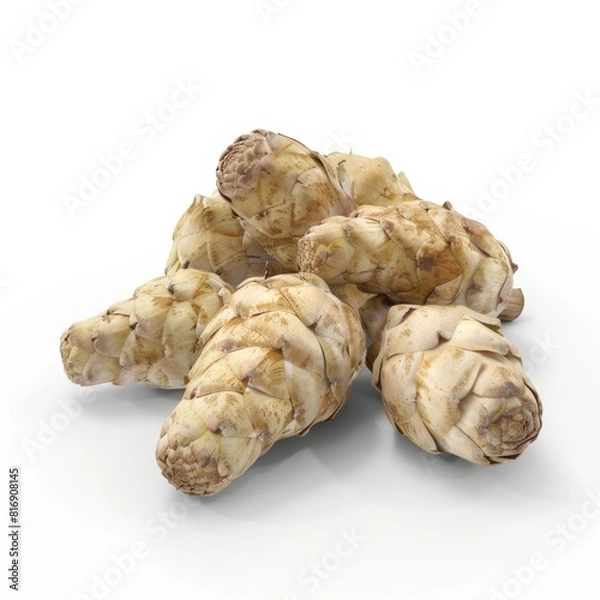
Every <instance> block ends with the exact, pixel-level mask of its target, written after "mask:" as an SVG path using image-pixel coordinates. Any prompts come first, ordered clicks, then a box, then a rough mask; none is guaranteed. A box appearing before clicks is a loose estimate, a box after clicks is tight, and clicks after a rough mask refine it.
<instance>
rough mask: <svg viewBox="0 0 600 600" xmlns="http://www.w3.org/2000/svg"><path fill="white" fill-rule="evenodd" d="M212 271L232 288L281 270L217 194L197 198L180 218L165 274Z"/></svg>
mask: <svg viewBox="0 0 600 600" xmlns="http://www.w3.org/2000/svg"><path fill="white" fill-rule="evenodd" d="M180 269H197V270H200V271H210V272H212V273H216V274H217V275H219V276H220V277H221V278H222V279H223V280H224V281H226V282H227V283H229V284H230V285H232V286H234V287H235V286H237V285H239V284H240V283H241V282H242V281H244V279H247V278H249V277H260V276H262V275H263V274H264V273H265V271H268V272H269V273H277V272H280V271H281V270H282V266H281V265H279V264H278V263H277V262H276V261H275V260H274V259H273V258H272V257H271V256H269V255H268V254H267V252H266V251H265V250H264V249H263V248H262V246H260V244H259V243H258V242H257V241H256V240H254V239H252V237H251V236H250V235H249V234H248V233H247V232H246V231H244V228H243V227H242V225H241V223H240V220H239V218H238V217H236V216H235V215H234V213H233V211H232V210H231V207H230V205H229V203H228V202H227V201H226V200H225V199H224V198H223V197H222V196H221V195H220V194H219V193H218V192H214V193H213V195H212V196H202V195H200V194H198V195H197V196H196V197H195V198H194V201H193V202H192V204H191V206H190V207H189V208H188V209H187V210H186V212H185V213H184V214H183V215H182V216H181V218H180V219H179V222H178V223H177V226H176V227H175V231H174V233H173V246H172V247H171V253H170V255H169V260H168V262H167V267H166V269H165V272H166V273H167V274H171V273H175V272H176V271H178V270H180Z"/></svg>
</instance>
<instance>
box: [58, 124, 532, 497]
mask: <svg viewBox="0 0 600 600" xmlns="http://www.w3.org/2000/svg"><path fill="white" fill-rule="evenodd" d="M216 179H217V181H216V183H217V190H215V191H214V192H213V193H212V194H211V195H210V196H200V195H198V196H196V197H195V198H194V201H193V203H192V205H191V206H190V207H189V208H188V209H187V211H186V212H185V213H184V214H183V215H182V217H181V218H180V219H179V221H178V223H177V225H176V227H175V231H174V234H173V246H172V249H171V252H170V254H169V257H168V261H167V266H166V269H165V275H162V276H160V277H157V278H155V279H153V280H151V281H150V282H148V283H146V284H144V285H142V286H140V287H138V288H137V289H136V291H135V293H134V295H133V297H132V298H130V299H128V300H124V301H121V302H117V303H116V304H114V305H113V306H112V307H110V308H109V309H108V310H107V311H106V312H104V313H102V314H100V315H98V316H96V317H91V318H89V319H86V320H84V321H80V322H77V323H75V324H73V325H71V327H69V328H68V329H67V330H66V331H65V333H64V334H63V335H62V338H61V345H60V351H61V357H62V360H63V365H64V368H65V372H66V374H67V376H68V377H69V379H71V381H73V382H74V383H77V384H80V385H93V384H99V383H108V382H112V383H114V384H117V385H127V384H133V383H137V382H145V383H147V384H149V385H152V386H155V387H161V388H185V391H184V393H183V399H182V400H181V402H180V403H179V404H178V405H177V406H176V408H175V410H174V411H173V412H172V414H171V415H170V416H169V417H168V418H167V420H166V421H165V423H164V425H163V427H162V430H161V433H160V439H159V441H158V445H157V450H156V459H157V461H158V464H159V466H160V468H161V470H162V473H163V475H164V476H165V477H166V478H167V479H168V480H169V481H170V482H171V483H172V484H173V485H175V486H176V487H177V488H179V489H181V490H182V491H184V492H186V493H189V494H196V495H202V496H210V495H213V494H215V493H217V492H219V491H220V490H222V489H224V488H225V487H226V486H228V485H229V484H230V483H231V482H232V481H233V479H235V478H237V477H239V476H241V475H242V474H243V473H244V472H245V471H246V470H247V469H249V468H250V467H251V465H252V464H253V463H254V462H255V461H256V460H257V459H258V458H259V457H260V456H261V455H262V454H264V453H265V452H266V451H268V450H269V448H271V446H273V444H274V443H275V442H276V441H277V440H280V439H283V438H286V437H289V436H292V435H304V434H306V433H307V432H308V431H309V430H310V429H311V428H312V426H313V425H315V424H316V423H319V422H321V421H328V420H331V419H333V418H334V417H335V415H336V414H337V413H338V411H339V410H341V409H342V408H343V405H344V403H345V402H346V400H347V398H348V396H349V393H350V389H351V385H352V382H353V380H354V379H355V378H356V377H357V376H358V374H359V373H360V372H361V370H362V369H363V367H364V365H365V363H366V364H367V365H368V366H369V368H370V369H371V370H372V381H373V385H374V386H375V387H376V388H377V389H378V390H379V391H380V392H381V398H382V408H383V410H384V411H385V414H386V415H387V417H388V418H389V420H390V421H391V422H392V423H393V424H394V426H395V427H396V428H397V429H398V431H399V432H400V433H402V434H404V435H405V436H406V437H407V438H408V439H410V440H411V441H413V442H414V443H415V444H417V445H418V446H420V447H421V448H422V449H423V450H425V451H426V452H430V453H434V454H437V453H440V452H448V453H451V454H455V455H457V456H459V457H461V458H463V459H465V460H468V461H470V462H472V463H476V464H481V465H490V464H497V463H500V462H505V461H507V460H511V459H514V458H517V457H518V456H520V455H521V454H522V452H523V451H524V450H525V448H527V447H528V446H529V444H530V443H531V442H532V441H533V440H535V439H536V437H537V435H538V433H539V431H540V428H541V414H542V407H541V404H540V401H539V397H538V394H537V392H536V390H535V388H534V387H533V384H532V383H531V381H530V380H529V379H528V377H527V375H526V374H525V373H524V371H523V367H522V363H521V358H520V356H519V352H518V350H517V349H516V348H515V347H514V345H513V344H511V343H510V342H509V341H508V340H507V339H506V338H505V337H504V336H503V334H502V330H501V320H504V321H511V320H513V319H515V318H516V317H518V316H519V314H520V312H521V310H522V308H523V295H522V293H521V291H520V290H518V289H513V275H514V272H515V270H516V265H515V264H514V263H513V261H512V259H511V256H510V254H509V251H508V249H507V248H506V246H505V245H504V244H502V243H501V242H499V241H498V240H497V239H496V238H495V237H494V236H493V235H492V234H491V233H490V232H489V231H488V230H487V229H486V227H484V226H483V225H482V224H481V223H478V222H476V221H472V220H470V219H467V218H465V217H464V216H462V215H461V214H460V213H458V212H457V211H456V210H454V208H453V207H452V206H451V205H450V204H449V203H444V204H443V205H438V204H434V203H432V202H427V201H424V200H421V199H420V198H418V197H417V196H416V195H415V193H414V191H413V189H412V187H411V185H410V183H409V182H408V180H407V178H406V176H405V175H404V174H403V173H399V174H395V173H394V170H393V169H392V167H391V165H390V163H389V162H388V161H387V160H385V159H383V158H374V159H370V158H365V157H362V156H357V155H354V154H350V155H348V154H341V153H334V154H330V155H328V156H324V155H321V154H319V153H318V152H315V151H313V150H311V149H309V148H308V147H306V146H304V145H303V144H301V143H300V142H298V141H296V140H293V139H292V138H289V137H286V136H284V135H280V134H276V133H273V132H269V131H263V130H256V131H253V132H251V133H250V134H247V135H243V136H241V137H239V138H238V139H237V140H235V141H234V143H233V144H232V145H231V146H229V147H228V148H227V149H226V150H225V152H224V153H223V154H222V155H221V157H220V160H219V162H218V165H217V177H216ZM367 342H368V344H367Z"/></svg>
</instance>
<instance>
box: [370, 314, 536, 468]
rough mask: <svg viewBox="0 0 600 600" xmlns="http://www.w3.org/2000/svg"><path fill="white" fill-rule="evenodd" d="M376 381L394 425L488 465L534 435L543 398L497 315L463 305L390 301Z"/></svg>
mask: <svg viewBox="0 0 600 600" xmlns="http://www.w3.org/2000/svg"><path fill="white" fill-rule="evenodd" d="M373 384H374V385H375V386H376V387H377V388H379V389H380V390H381V394H382V399H383V405H384V408H385V411H386V414H387V416H388V418H389V419H390V421H391V422H392V423H394V424H395V425H396V427H397V428H398V430H399V431H400V432H401V433H403V434H404V435H405V436H407V437H408V438H409V439H410V440H412V441H413V442H414V443H415V444H417V445H418V446H419V447H421V448H422V449H423V450H425V451H427V452H430V453H432V454H439V453H441V452H449V453H451V454H455V455H457V456H460V457H462V458H464V459H466V460H468V461H470V462H473V463H477V464H481V465H489V464H495V463H501V462H504V461H507V460H511V459H514V458H517V457H518V456H519V455H520V454H521V453H522V452H523V451H524V450H525V449H526V448H527V446H529V444H530V443H531V442H532V441H533V440H535V439H536V437H537V435H538V433H539V431H540V428H541V424H542V422H541V416H542V406H541V404H540V400H539V397H538V394H537V392H536V390H535V388H534V387H533V384H532V383H531V381H530V380H529V378H528V377H527V375H526V374H525V372H524V370H523V366H522V363H521V358H520V356H519V353H518V351H517V350H516V348H515V347H514V346H513V345H512V344H511V343H510V342H509V341H508V340H507V339H506V338H505V337H504V336H503V335H502V332H501V329H500V321H499V320H498V319H495V318H493V317H488V316H484V315H481V314H479V313H476V312H475V311H472V310H470V309H468V308H466V307H463V306H402V305H398V306H394V307H392V308H391V309H390V311H389V313H388V317H387V321H386V324H385V328H384V331H383V333H382V336H381V340H380V350H379V355H378V356H377V358H376V359H375V362H374V364H373Z"/></svg>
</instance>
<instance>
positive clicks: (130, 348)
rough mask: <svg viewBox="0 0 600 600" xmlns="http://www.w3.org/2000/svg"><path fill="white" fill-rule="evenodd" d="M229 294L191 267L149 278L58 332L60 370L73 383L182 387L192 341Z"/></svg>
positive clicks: (194, 353) (192, 356)
mask: <svg viewBox="0 0 600 600" xmlns="http://www.w3.org/2000/svg"><path fill="white" fill-rule="evenodd" d="M232 291H233V288H231V286H229V285H228V284H226V283H225V282H224V281H222V280H221V278H220V277H219V276H218V275H215V274H213V273H208V272H205V271H196V270H193V269H188V270H181V271H178V272H175V273H173V274H172V275H164V276H162V277H157V278H156V279H152V280H150V281H149V282H147V283H145V284H144V285H142V286H140V287H138V288H137V289H136V290H135V292H134V294H133V298H129V299H127V300H123V301H121V302H117V303H116V304H113V305H112V306H111V307H110V308H109V309H108V310H107V311H106V312H104V313H102V314H101V315H98V316H95V317H92V318H90V319H86V320H85V321H80V322H78V323H75V324H73V325H71V327H69V329H67V331H65V332H64V333H63V335H62V337H61V342H60V353H61V356H62V361H63V366H64V369H65V372H66V374H67V376H68V377H69V379H70V380H71V381H73V382H74V383H78V384H79V385H94V384H98V383H108V382H112V383H114V384H116V385H127V384H133V383H138V382H142V381H143V382H146V383H148V384H150V385H152V386H155V387H159V388H181V387H185V384H186V383H187V381H188V372H189V370H190V368H191V367H192V365H193V364H194V362H195V361H196V358H197V357H198V355H199V353H200V348H199V346H198V338H199V336H200V334H201V333H202V331H203V330H204V328H205V327H206V325H207V324H208V323H209V321H210V320H211V319H212V317H213V316H214V315H215V314H216V313H217V311H218V310H219V309H220V308H221V307H222V306H223V303H224V301H225V300H226V299H227V298H228V297H229V295H230V294H231V292H232Z"/></svg>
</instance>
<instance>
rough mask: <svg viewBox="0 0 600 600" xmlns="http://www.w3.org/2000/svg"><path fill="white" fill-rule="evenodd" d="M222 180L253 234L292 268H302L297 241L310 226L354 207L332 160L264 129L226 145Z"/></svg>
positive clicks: (226, 194)
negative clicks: (297, 256)
mask: <svg viewBox="0 0 600 600" xmlns="http://www.w3.org/2000/svg"><path fill="white" fill-rule="evenodd" d="M217 185H218V188H219V191H220V193H221V194H222V195H223V197H224V198H226V199H227V200H228V201H229V202H230V203H231V207H232V209H233V212H234V213H235V214H236V215H238V216H239V217H240V218H241V219H242V222H243V226H244V229H245V230H246V231H247V232H248V233H249V234H250V236H251V237H252V238H253V239H255V240H257V241H258V242H259V243H260V245H261V246H262V247H263V248H265V249H266V250H267V252H268V253H269V254H271V255H272V256H273V257H274V258H275V259H277V260H278V261H280V262H281V263H282V264H284V265H285V266H286V267H287V268H288V269H289V270H291V271H297V270H298V269H297V265H296V254H297V243H298V240H299V239H300V237H301V236H302V235H303V234H304V233H305V232H306V231H307V229H308V228H309V227H310V226H311V225H314V224H316V223H319V222H320V221H322V220H323V219H324V218H325V217H328V216H331V215H340V214H349V213H350V212H351V211H352V210H353V209H354V204H353V202H352V200H351V198H350V197H349V196H348V194H347V193H346V192H345V191H344V190H343V189H342V186H341V183H340V181H339V179H338V174H337V169H336V166H335V165H334V164H333V163H332V162H331V161H330V160H329V159H327V158H326V157H325V156H322V155H321V154H319V153H317V152H313V151H312V150H310V149H309V148H307V147H306V146H304V145H303V144H301V143H300V142H297V141H296V140H294V139H292V138H289V137H286V136H284V135H279V134H276V133H273V132H270V131H264V130H262V129H257V130H255V131H253V132H252V133H250V134H247V135H242V136H241V137H239V138H238V139H237V140H236V141H235V142H234V143H233V144H232V145H231V146H229V147H228V148H227V150H225V152H224V153H223V154H222V156H221V158H220V160H219V164H218V167H217Z"/></svg>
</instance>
